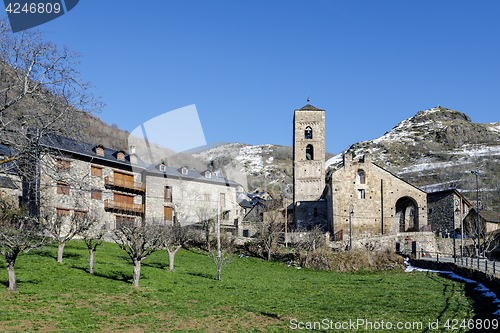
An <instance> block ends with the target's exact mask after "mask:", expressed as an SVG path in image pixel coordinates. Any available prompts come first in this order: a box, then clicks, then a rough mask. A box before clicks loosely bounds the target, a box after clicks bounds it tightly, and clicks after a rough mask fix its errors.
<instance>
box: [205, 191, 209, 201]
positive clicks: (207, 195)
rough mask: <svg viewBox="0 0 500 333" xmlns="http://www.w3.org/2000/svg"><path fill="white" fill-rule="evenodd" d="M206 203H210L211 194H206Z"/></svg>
mask: <svg viewBox="0 0 500 333" xmlns="http://www.w3.org/2000/svg"><path fill="white" fill-rule="evenodd" d="M205 201H210V194H208V193H205Z"/></svg>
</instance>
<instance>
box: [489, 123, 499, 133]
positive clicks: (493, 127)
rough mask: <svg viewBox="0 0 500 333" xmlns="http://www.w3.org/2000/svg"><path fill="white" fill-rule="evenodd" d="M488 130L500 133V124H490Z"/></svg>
mask: <svg viewBox="0 0 500 333" xmlns="http://www.w3.org/2000/svg"><path fill="white" fill-rule="evenodd" d="M487 128H488V129H489V130H490V131H492V132H497V133H500V123H490V124H488V125H487Z"/></svg>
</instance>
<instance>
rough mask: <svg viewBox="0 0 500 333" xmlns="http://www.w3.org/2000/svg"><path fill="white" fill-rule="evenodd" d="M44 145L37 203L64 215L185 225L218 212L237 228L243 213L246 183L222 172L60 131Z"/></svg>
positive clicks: (111, 222) (109, 224) (114, 222)
mask: <svg viewBox="0 0 500 333" xmlns="http://www.w3.org/2000/svg"><path fill="white" fill-rule="evenodd" d="M43 147H44V149H45V152H44V154H43V155H42V156H41V157H40V162H39V166H38V168H37V170H38V172H39V176H38V181H37V184H36V188H37V189H38V190H37V196H38V198H37V202H38V204H39V207H40V209H42V210H43V209H49V210H53V211H54V213H55V214H57V215H59V216H71V215H73V214H87V213H92V214H94V215H96V216H97V217H98V218H99V219H100V220H101V221H102V223H103V224H104V225H105V226H106V228H107V229H108V230H109V229H114V228H117V227H119V226H120V224H121V223H123V222H130V221H141V220H144V221H148V222H153V221H155V222H167V223H173V221H174V219H176V220H177V221H178V222H179V223H180V224H181V225H183V226H185V225H191V224H196V223H198V222H200V221H201V220H203V219H213V218H214V217H215V218H216V217H217V212H219V213H220V217H221V223H222V224H223V225H225V226H227V228H229V229H234V228H235V226H236V225H237V221H238V219H239V218H240V216H241V213H240V210H241V209H240V207H239V205H238V204H237V203H236V189H237V188H238V187H239V186H240V185H239V184H237V183H235V182H232V181H230V180H227V179H225V178H223V177H221V176H220V175H219V174H218V173H216V172H212V171H210V170H205V171H202V172H199V171H196V170H192V169H189V168H188V167H187V166H185V167H182V168H173V167H168V166H167V165H166V164H165V163H163V162H162V163H160V164H157V165H152V164H147V163H144V162H143V161H141V160H140V159H139V158H138V157H137V156H136V155H135V151H134V147H131V149H130V152H129V153H126V152H124V151H116V150H113V149H109V148H105V147H103V146H101V145H91V144H88V143H85V142H80V141H77V140H73V139H69V138H65V137H62V136H56V135H51V136H46V137H44V139H43ZM32 167H34V164H33V165H32Z"/></svg>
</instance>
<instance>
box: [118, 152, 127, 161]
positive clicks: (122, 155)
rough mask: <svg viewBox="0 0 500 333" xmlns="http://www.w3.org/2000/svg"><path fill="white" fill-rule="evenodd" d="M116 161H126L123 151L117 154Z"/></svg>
mask: <svg viewBox="0 0 500 333" xmlns="http://www.w3.org/2000/svg"><path fill="white" fill-rule="evenodd" d="M116 159H117V160H118V161H125V154H124V153H123V152H122V151H119V152H117V153H116Z"/></svg>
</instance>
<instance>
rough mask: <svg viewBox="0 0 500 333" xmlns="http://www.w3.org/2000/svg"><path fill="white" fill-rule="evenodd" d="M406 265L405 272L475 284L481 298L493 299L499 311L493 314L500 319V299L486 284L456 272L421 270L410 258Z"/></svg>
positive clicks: (406, 259)
mask: <svg viewBox="0 0 500 333" xmlns="http://www.w3.org/2000/svg"><path fill="white" fill-rule="evenodd" d="M405 263H406V264H407V265H408V267H407V268H406V269H405V272H413V271H418V272H435V273H441V274H446V275H448V278H450V279H455V280H459V281H463V282H465V283H473V284H475V285H476V288H474V290H476V291H479V292H481V296H482V297H487V298H491V299H492V300H491V302H492V303H494V304H497V311H495V312H493V314H494V315H496V316H499V318H500V299H499V298H498V297H497V295H495V293H493V292H492V291H490V290H489V289H488V288H486V287H485V286H484V284H482V283H479V282H477V281H474V280H471V279H467V278H464V277H462V276H460V275H457V274H455V273H454V272H450V271H438V270H432V269H424V268H419V267H415V266H412V265H411V264H410V262H409V260H408V258H405Z"/></svg>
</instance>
